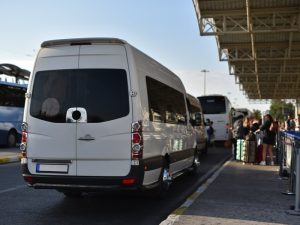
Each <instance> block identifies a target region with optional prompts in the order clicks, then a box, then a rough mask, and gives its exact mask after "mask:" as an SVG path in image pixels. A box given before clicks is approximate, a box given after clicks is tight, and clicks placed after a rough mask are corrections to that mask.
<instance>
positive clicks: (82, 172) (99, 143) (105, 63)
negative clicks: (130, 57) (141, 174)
mask: <svg viewBox="0 0 300 225" xmlns="http://www.w3.org/2000/svg"><path fill="white" fill-rule="evenodd" d="M84 68H100V69H101V68H118V69H124V70H125V71H126V72H127V74H129V71H128V64H127V58H126V51H125V48H124V47H123V46H121V45H96V46H95V45H92V46H90V45H87V46H84V45H83V46H81V48H80V57H79V69H84ZM127 82H128V84H130V80H129V79H128V80H127ZM115 88H118V87H115ZM128 95H129V91H128ZM107 98H109V96H107ZM116 104H117V103H116ZM129 104H130V105H131V102H129ZM131 123H132V116H131V114H128V115H127V116H126V117H122V118H119V119H116V120H112V121H107V122H103V123H79V124H78V125H77V175H78V176H125V175H127V174H128V173H129V171H130V167H131V130H130V129H131V127H130V126H131ZM85 135H91V136H92V137H93V138H95V140H93V141H82V140H79V139H80V137H84V136H85Z"/></svg>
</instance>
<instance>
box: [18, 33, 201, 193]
mask: <svg viewBox="0 0 300 225" xmlns="http://www.w3.org/2000/svg"><path fill="white" fill-rule="evenodd" d="M20 148H21V152H22V155H23V158H22V160H21V164H22V169H23V177H24V179H25V181H27V182H28V184H29V185H30V186H31V187H34V188H45V189H56V190H59V191H61V192H63V193H64V194H65V195H66V196H78V195H81V193H82V192H89V191H97V190H101V189H103V188H106V189H107V188H109V189H112V188H121V189H135V190H136V189H152V190H153V191H154V192H156V193H158V194H159V195H161V194H164V193H166V191H167V190H168V188H169V185H170V183H171V181H172V180H173V179H174V178H175V177H177V176H178V175H180V174H182V173H183V172H185V171H193V172H196V171H197V168H198V165H199V159H198V154H196V137H195V134H194V132H193V128H192V126H191V124H190V123H189V114H188V110H187V103H186V92H185V88H184V86H183V84H182V82H181V80H180V79H179V78H178V77H177V76H176V75H175V74H174V73H172V72H171V71H170V70H168V69H167V68H165V67H164V66H162V65H161V64H159V63H158V62H156V61H155V60H153V59H152V58H150V57H148V56H147V55H145V54H144V53H142V52H141V51H139V50H137V49H136V48H134V47H133V46H131V45H130V44H128V43H127V42H125V41H123V40H120V39H114V38H83V39H65V40H51V41H45V42H43V43H42V44H41V49H40V50H39V53H38V55H37V58H36V62H35V66H34V70H33V72H32V76H31V77H30V81H29V85H28V91H27V94H26V103H25V111H24V123H23V136H22V144H21V146H20Z"/></svg>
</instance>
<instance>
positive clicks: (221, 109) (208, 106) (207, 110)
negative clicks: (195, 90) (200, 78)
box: [198, 96, 226, 114]
mask: <svg viewBox="0 0 300 225" xmlns="http://www.w3.org/2000/svg"><path fill="white" fill-rule="evenodd" d="M198 99H199V101H200V103H201V106H202V109H203V113H204V114H223V113H226V103H225V98H224V96H201V97H198Z"/></svg>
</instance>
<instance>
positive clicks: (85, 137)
mask: <svg viewBox="0 0 300 225" xmlns="http://www.w3.org/2000/svg"><path fill="white" fill-rule="evenodd" d="M78 140H80V141H93V140H95V138H94V137H92V136H91V135H90V134H86V135H85V136H84V137H80V138H78Z"/></svg>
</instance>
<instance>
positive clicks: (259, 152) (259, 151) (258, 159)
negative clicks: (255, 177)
mask: <svg viewBox="0 0 300 225" xmlns="http://www.w3.org/2000/svg"><path fill="white" fill-rule="evenodd" d="M262 153H263V145H262V144H260V145H258V146H257V151H256V162H257V163H260V162H261V161H262Z"/></svg>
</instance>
